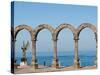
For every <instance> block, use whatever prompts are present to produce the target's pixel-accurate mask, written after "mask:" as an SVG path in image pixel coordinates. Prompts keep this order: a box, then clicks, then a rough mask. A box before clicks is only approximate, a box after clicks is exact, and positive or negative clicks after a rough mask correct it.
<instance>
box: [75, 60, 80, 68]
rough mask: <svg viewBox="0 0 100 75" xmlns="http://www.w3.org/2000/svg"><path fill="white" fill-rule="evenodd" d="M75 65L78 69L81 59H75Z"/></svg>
mask: <svg viewBox="0 0 100 75" xmlns="http://www.w3.org/2000/svg"><path fill="white" fill-rule="evenodd" d="M74 67H75V68H76V69H78V68H80V63H79V60H74Z"/></svg>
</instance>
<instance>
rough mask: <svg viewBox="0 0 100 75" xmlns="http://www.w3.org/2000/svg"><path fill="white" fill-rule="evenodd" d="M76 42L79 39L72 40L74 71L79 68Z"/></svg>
mask: <svg viewBox="0 0 100 75" xmlns="http://www.w3.org/2000/svg"><path fill="white" fill-rule="evenodd" d="M78 40H79V38H74V67H75V69H78V68H80V63H79V57H78Z"/></svg>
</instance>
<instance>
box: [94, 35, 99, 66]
mask: <svg viewBox="0 0 100 75" xmlns="http://www.w3.org/2000/svg"><path fill="white" fill-rule="evenodd" d="M95 40H96V57H95V60H94V64H95V65H96V67H97V50H98V49H97V48H98V41H97V33H95Z"/></svg>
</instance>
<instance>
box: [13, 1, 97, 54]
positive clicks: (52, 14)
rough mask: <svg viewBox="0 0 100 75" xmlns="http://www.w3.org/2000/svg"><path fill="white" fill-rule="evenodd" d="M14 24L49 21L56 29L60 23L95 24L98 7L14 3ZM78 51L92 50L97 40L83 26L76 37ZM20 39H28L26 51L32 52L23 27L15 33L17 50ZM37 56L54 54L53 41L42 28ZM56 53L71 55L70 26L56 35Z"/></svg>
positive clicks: (33, 25) (36, 24)
mask: <svg viewBox="0 0 100 75" xmlns="http://www.w3.org/2000/svg"><path fill="white" fill-rule="evenodd" d="M14 6H15V7H14V27H16V26H18V25H20V24H26V25H30V26H32V27H33V28H36V27H37V26H38V25H39V24H50V25H52V27H54V28H56V27H58V26H59V25H60V24H62V23H69V24H72V25H73V26H74V27H76V28H77V27H78V26H79V25H80V24H82V23H85V22H88V23H92V24H94V25H97V7H95V6H82V5H81V6H80V5H67V4H48V3H47V4H46V3H33V2H15V5H14ZM79 38H80V39H79V53H80V54H81V53H88V52H91V51H92V52H91V54H93V53H95V52H94V51H95V49H96V47H95V46H96V43H95V39H94V38H95V36H94V34H93V32H92V30H90V29H88V28H86V29H84V30H82V32H81V33H80V37H79ZM23 40H25V41H27V40H29V41H30V47H29V48H28V51H27V52H28V53H30V51H31V37H30V34H29V32H28V31H26V30H22V31H21V32H19V34H18V35H17V41H16V51H18V52H20V51H21V48H20V47H21V45H22V42H23ZM37 40H38V41H37V44H36V45H37V47H36V48H37V55H39V54H40V53H41V52H43V53H44V52H46V53H45V55H48V54H51V55H52V54H53V53H52V52H53V44H52V37H51V33H50V32H49V31H48V30H46V29H44V30H42V31H40V33H39V34H38V37H37ZM57 48H58V55H64V54H73V53H74V41H73V34H72V32H71V31H70V30H69V29H63V30H62V31H61V32H60V34H59V36H58V43H57Z"/></svg>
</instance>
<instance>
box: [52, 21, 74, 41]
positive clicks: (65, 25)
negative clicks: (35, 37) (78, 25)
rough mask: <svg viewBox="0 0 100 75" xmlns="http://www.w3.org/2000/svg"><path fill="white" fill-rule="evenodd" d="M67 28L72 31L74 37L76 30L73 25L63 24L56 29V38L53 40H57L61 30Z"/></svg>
mask: <svg viewBox="0 0 100 75" xmlns="http://www.w3.org/2000/svg"><path fill="white" fill-rule="evenodd" d="M65 28H68V29H69V30H71V31H72V34H73V36H74V35H75V28H74V27H73V26H72V25H71V24H66V23H64V24H61V25H60V26H58V27H57V28H56V29H55V31H54V37H53V38H54V39H57V37H58V34H59V32H60V31H61V30H63V29H65Z"/></svg>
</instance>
